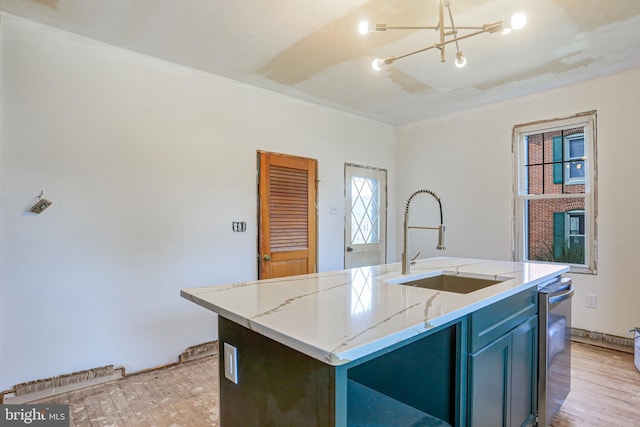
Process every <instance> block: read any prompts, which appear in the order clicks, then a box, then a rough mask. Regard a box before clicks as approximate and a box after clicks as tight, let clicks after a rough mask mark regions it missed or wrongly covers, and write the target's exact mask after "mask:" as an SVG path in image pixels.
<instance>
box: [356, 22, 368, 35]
mask: <svg viewBox="0 0 640 427" xmlns="http://www.w3.org/2000/svg"><path fill="white" fill-rule="evenodd" d="M358 32H359V33H360V34H363V35H364V34H367V33H369V23H368V22H367V21H360V23H359V24H358Z"/></svg>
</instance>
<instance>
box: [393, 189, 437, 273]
mask: <svg viewBox="0 0 640 427" xmlns="http://www.w3.org/2000/svg"><path fill="white" fill-rule="evenodd" d="M421 193H425V194H430V195H431V196H433V198H434V199H436V200H437V201H438V207H439V208H440V225H439V226H436V227H422V226H417V225H409V206H410V205H411V200H412V199H413V198H414V197H415V196H417V195H418V194H421ZM410 228H419V229H421V230H438V245H437V246H436V249H438V250H444V249H445V246H444V223H443V219H442V202H440V196H438V195H437V194H436V193H434V192H433V191H430V190H418V191H416V192H415V193H413V194H412V195H411V196H409V200H407V204H406V206H405V208H404V244H403V246H402V274H409V273H410V269H411V268H410V266H411V260H409V253H408V247H409V243H408V241H409V239H408V234H409V229H410ZM416 256H417V255H416Z"/></svg>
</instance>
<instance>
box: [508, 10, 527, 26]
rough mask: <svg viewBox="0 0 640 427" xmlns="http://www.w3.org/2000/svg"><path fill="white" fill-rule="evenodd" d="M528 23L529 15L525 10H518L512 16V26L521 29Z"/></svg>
mask: <svg viewBox="0 0 640 427" xmlns="http://www.w3.org/2000/svg"><path fill="white" fill-rule="evenodd" d="M526 23H527V15H525V14H524V13H523V12H518V13H516V14H514V15H513V16H512V17H511V28H513V29H514V30H519V29H521V28H523V27H524V26H525V25H526Z"/></svg>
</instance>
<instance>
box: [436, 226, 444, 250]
mask: <svg viewBox="0 0 640 427" xmlns="http://www.w3.org/2000/svg"><path fill="white" fill-rule="evenodd" d="M436 249H437V250H439V251H443V250H445V249H446V247H445V246H444V224H440V227H438V246H436Z"/></svg>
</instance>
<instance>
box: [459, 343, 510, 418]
mask: <svg viewBox="0 0 640 427" xmlns="http://www.w3.org/2000/svg"><path fill="white" fill-rule="evenodd" d="M510 365H511V334H510V333H509V334H506V335H504V336H502V338H498V339H497V340H495V341H494V342H492V343H491V344H489V345H487V346H486V347H484V348H482V349H481V350H480V351H478V352H476V353H473V354H472V355H471V356H470V358H469V381H470V382H469V391H470V392H471V393H470V404H469V411H470V412H469V425H470V426H473V427H501V426H502V427H506V426H507V425H508V424H507V422H508V420H509V416H508V410H509V395H510V394H511V390H510V374H509V370H510Z"/></svg>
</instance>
